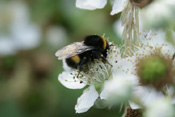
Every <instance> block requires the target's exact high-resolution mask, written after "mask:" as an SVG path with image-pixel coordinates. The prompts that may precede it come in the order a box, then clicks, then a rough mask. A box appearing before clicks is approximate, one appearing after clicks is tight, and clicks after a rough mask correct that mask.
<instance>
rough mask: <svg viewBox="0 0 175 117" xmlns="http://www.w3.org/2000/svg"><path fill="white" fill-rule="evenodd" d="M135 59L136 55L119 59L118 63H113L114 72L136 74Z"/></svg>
mask: <svg viewBox="0 0 175 117" xmlns="http://www.w3.org/2000/svg"><path fill="white" fill-rule="evenodd" d="M134 60H135V57H128V58H125V59H121V60H119V61H117V64H115V65H113V67H114V68H115V69H114V70H113V74H123V75H134V72H135V71H134V69H135V66H134Z"/></svg>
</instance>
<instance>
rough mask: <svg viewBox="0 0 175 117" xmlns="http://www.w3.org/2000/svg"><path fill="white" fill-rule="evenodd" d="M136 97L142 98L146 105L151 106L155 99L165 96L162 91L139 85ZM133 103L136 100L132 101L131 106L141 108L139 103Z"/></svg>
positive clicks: (136, 89)
mask: <svg viewBox="0 0 175 117" xmlns="http://www.w3.org/2000/svg"><path fill="white" fill-rule="evenodd" d="M134 97H135V99H140V100H139V101H140V102H141V103H142V104H143V105H144V106H149V105H151V104H152V103H153V102H154V101H156V100H157V99H161V98H163V97H164V96H163V94H162V93H160V92H157V91H155V90H154V89H153V88H148V87H143V86H138V87H136V88H135V91H134ZM133 103H134V102H131V101H130V104H131V105H130V106H131V108H132V109H138V108H140V106H139V105H137V104H133Z"/></svg>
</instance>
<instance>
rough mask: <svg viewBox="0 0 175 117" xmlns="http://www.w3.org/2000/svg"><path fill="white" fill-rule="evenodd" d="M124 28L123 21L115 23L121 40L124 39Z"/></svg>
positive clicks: (119, 20)
mask: <svg viewBox="0 0 175 117" xmlns="http://www.w3.org/2000/svg"><path fill="white" fill-rule="evenodd" d="M123 28H124V27H123V26H122V21H121V19H118V20H117V21H116V22H115V23H114V30H115V32H116V34H117V35H118V36H119V37H120V38H121V37H122V32H123Z"/></svg>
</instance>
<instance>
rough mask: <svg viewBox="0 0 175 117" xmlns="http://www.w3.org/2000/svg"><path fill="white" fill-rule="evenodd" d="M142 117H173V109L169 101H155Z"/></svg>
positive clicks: (174, 113) (166, 99)
mask: <svg viewBox="0 0 175 117" xmlns="http://www.w3.org/2000/svg"><path fill="white" fill-rule="evenodd" d="M143 115H144V117H174V116H175V112H174V107H173V105H172V104H171V99H169V98H164V99H157V100H155V101H154V102H153V103H152V104H151V105H150V106H149V107H147V109H146V111H145V112H144V113H143Z"/></svg>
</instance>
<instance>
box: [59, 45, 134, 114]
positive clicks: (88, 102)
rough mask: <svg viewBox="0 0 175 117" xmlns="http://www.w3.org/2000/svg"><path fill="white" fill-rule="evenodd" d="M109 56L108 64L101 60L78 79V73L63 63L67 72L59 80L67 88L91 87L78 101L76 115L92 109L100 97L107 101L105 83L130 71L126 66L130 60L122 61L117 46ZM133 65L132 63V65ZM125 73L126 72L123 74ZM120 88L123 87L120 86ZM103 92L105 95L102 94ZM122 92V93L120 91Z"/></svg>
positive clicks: (88, 66)
mask: <svg viewBox="0 0 175 117" xmlns="http://www.w3.org/2000/svg"><path fill="white" fill-rule="evenodd" d="M111 48H112V49H110V51H109V54H108V56H107V58H106V59H107V60H108V62H109V63H110V64H112V65H113V67H111V65H109V64H108V63H103V62H101V61H99V60H95V61H94V62H91V63H89V64H88V65H87V69H88V70H87V71H85V72H84V71H81V72H80V75H79V77H78V78H77V74H78V71H77V70H72V69H70V68H69V67H67V66H66V64H65V62H64V61H63V66H64V69H65V71H64V72H63V73H61V74H60V75H59V76H58V80H59V81H60V82H61V83H62V84H63V85H64V86H65V87H67V88H71V89H81V88H83V87H85V86H86V85H90V86H89V87H88V88H87V89H86V90H85V91H84V92H83V94H82V96H80V97H79V98H78V100H77V105H76V106H75V110H76V113H82V112H86V111H87V110H88V109H89V108H91V107H92V106H93V105H94V103H95V101H96V100H97V98H98V97H100V98H101V99H106V97H105V95H104V94H107V92H105V91H107V90H103V85H104V83H105V82H106V81H107V80H109V79H114V78H115V74H119V73H120V74H121V72H122V73H123V74H125V72H130V71H128V67H127V66H124V65H127V64H129V63H130V61H128V59H122V58H121V54H120V49H119V48H117V47H116V46H112V47H111ZM130 64H131V63H130ZM123 71H125V72H123ZM118 85H119V86H118V87H120V86H121V85H120V84H118ZM102 92H103V93H102ZM120 92H121V91H120Z"/></svg>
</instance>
